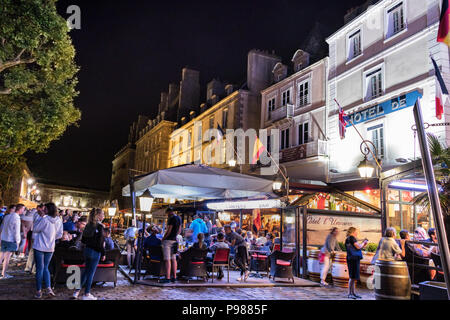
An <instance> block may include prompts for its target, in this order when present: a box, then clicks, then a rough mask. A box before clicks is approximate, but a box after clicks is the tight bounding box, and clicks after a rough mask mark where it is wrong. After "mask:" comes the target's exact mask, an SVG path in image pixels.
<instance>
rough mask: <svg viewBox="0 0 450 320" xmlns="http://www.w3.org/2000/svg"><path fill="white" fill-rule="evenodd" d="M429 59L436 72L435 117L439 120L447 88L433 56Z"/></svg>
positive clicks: (442, 111) (445, 99)
mask: <svg viewBox="0 0 450 320" xmlns="http://www.w3.org/2000/svg"><path fill="white" fill-rule="evenodd" d="M431 61H433V66H434V71H435V73H436V118H438V119H439V120H441V119H442V114H443V113H444V105H445V104H446V101H447V97H448V90H447V86H446V85H445V82H444V79H443V78H442V74H441V71H440V70H439V67H438V65H437V63H436V61H435V60H434V59H433V58H431Z"/></svg>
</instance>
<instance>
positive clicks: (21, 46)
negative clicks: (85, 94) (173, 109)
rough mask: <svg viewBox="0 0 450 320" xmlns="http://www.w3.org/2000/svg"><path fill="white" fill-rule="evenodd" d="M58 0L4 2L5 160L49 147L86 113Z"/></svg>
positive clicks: (1, 86)
mask: <svg viewBox="0 0 450 320" xmlns="http://www.w3.org/2000/svg"><path fill="white" fill-rule="evenodd" d="M68 32H69V28H68V26H67V23H66V21H65V20H64V19H63V18H62V17H61V16H59V15H58V13H57V11H56V0H1V2H0V163H1V164H3V165H4V166H5V164H6V163H7V162H8V163H10V164H11V163H16V162H17V161H19V158H20V157H21V156H22V155H23V154H24V153H25V152H26V151H28V150H33V151H35V152H44V151H45V150H46V149H47V148H48V147H49V145H50V143H51V141H53V140H55V139H57V138H59V137H60V136H61V135H62V134H63V133H64V131H65V130H66V128H67V127H68V126H69V125H72V124H74V123H76V122H77V121H78V120H79V119H80V116H81V114H80V111H79V110H78V109H76V108H75V106H74V98H75V97H76V95H77V94H78V93H77V91H76V88H75V87H76V84H77V78H76V73H77V72H78V67H77V66H76V64H75V62H74V57H75V49H74V47H73V45H72V42H71V39H70V36H69V34H68ZM0 170H1V168H0Z"/></svg>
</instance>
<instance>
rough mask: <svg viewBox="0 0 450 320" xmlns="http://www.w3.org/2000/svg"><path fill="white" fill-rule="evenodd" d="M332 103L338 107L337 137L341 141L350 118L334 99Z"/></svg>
mask: <svg viewBox="0 0 450 320" xmlns="http://www.w3.org/2000/svg"><path fill="white" fill-rule="evenodd" d="M334 101H335V102H336V104H337V105H338V107H339V135H340V137H341V139H344V138H345V131H346V126H347V122H350V118H349V117H348V116H347V115H346V114H345V112H344V109H342V107H341V105H340V104H339V102H338V101H337V100H336V99H334Z"/></svg>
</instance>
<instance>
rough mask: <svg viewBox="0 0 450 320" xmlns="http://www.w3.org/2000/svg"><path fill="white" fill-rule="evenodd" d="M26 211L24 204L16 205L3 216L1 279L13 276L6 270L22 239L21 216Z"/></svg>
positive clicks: (0, 258)
mask: <svg viewBox="0 0 450 320" xmlns="http://www.w3.org/2000/svg"><path fill="white" fill-rule="evenodd" d="M24 211H25V206H24V205H23V204H18V205H16V206H15V210H10V213H9V214H7V215H6V216H5V217H4V218H3V222H2V225H1V226H0V233H1V238H0V239H1V252H0V263H3V268H2V273H1V276H0V279H9V278H12V276H11V275H9V274H7V273H6V270H7V269H8V265H9V260H10V259H11V256H12V254H13V253H14V252H16V251H17V250H18V249H19V244H20V240H21V239H22V238H21V235H20V231H21V230H20V226H21V222H20V216H21V215H22V214H23V213H24Z"/></svg>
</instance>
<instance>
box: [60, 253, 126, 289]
mask: <svg viewBox="0 0 450 320" xmlns="http://www.w3.org/2000/svg"><path fill="white" fill-rule="evenodd" d="M105 257H106V259H105V261H100V263H99V264H98V265H97V270H96V271H95V274H94V279H93V282H113V283H114V287H116V284H117V269H118V267H119V259H120V249H119V248H117V247H116V248H114V249H112V250H108V251H106V252H105ZM53 258H54V266H55V268H54V270H52V273H53V274H52V283H53V286H54V284H56V283H66V281H67V278H68V277H69V274H67V268H69V267H70V266H77V267H79V268H80V269H81V274H82V273H83V272H84V268H85V264H84V255H83V251H80V250H73V249H70V248H64V247H55V252H54V254H53Z"/></svg>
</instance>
